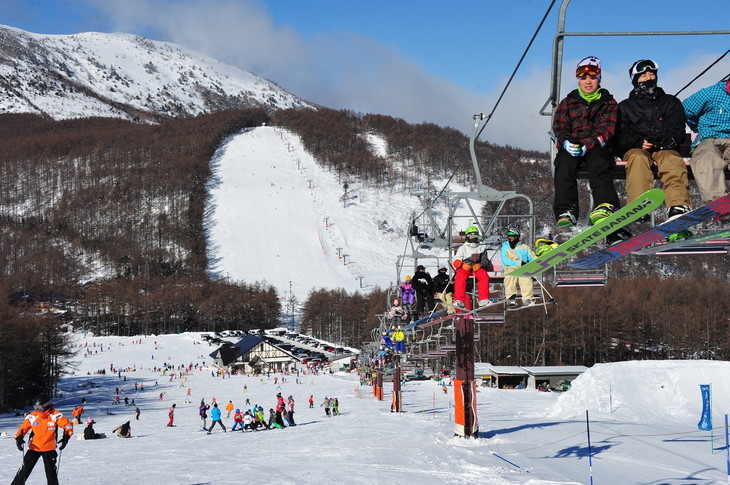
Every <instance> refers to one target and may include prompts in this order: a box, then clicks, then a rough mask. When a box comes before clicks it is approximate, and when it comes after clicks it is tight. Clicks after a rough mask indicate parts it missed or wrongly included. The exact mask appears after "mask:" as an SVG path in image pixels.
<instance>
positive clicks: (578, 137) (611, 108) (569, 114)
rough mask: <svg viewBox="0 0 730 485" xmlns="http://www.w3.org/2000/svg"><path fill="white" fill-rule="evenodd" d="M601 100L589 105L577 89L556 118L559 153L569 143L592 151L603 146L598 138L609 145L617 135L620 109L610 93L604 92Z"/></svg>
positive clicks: (563, 103) (561, 104) (560, 107)
mask: <svg viewBox="0 0 730 485" xmlns="http://www.w3.org/2000/svg"><path fill="white" fill-rule="evenodd" d="M600 90H601V97H600V99H598V100H596V101H594V102H592V103H590V104H589V103H588V102H587V101H586V100H585V99H583V98H582V97H581V95H580V93H579V92H578V90H577V89H574V90H573V91H571V92H570V93H568V95H567V96H566V97H565V98H564V99H563V100H562V101H561V102H560V104H558V107H557V108H556V110H555V115H554V116H553V133H554V134H555V136H556V143H557V146H558V150H562V149H563V143H564V142H565V140H568V139H570V140H572V141H574V142H578V143H581V144H583V145H585V147H586V148H587V149H588V150H590V149H591V148H594V147H596V146H597V145H600V143H599V141H598V139H597V138H598V136H600V137H601V138H603V141H604V143H608V142H609V141H611V139H612V138H613V135H614V133H615V132H616V118H617V113H618V105H617V104H616V100H615V99H613V96H612V95H611V93H609V92H608V90H606V89H603V88H600Z"/></svg>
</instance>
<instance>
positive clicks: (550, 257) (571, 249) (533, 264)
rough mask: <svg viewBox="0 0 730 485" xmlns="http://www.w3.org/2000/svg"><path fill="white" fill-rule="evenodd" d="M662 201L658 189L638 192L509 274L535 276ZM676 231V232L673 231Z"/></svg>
mask: <svg viewBox="0 0 730 485" xmlns="http://www.w3.org/2000/svg"><path fill="white" fill-rule="evenodd" d="M662 202H664V192H663V191H662V190H660V189H651V190H649V191H647V192H644V193H643V194H641V196H639V197H637V198H636V200H634V201H633V202H631V203H630V204H626V205H625V206H624V207H622V208H621V209H619V210H618V211H616V212H615V213H614V214H612V215H611V216H609V217H606V218H605V219H602V220H601V221H599V222H598V223H597V224H595V225H593V226H591V227H589V228H588V229H585V230H584V231H581V232H580V233H579V234H577V235H576V236H573V237H572V238H570V239H568V240H567V241H566V242H564V243H563V244H561V245H560V246H558V247H557V248H555V249H553V250H551V251H549V252H548V253H546V254H544V255H542V256H540V257H539V258H535V259H533V260H532V261H530V262H529V263H527V264H525V265H523V266H520V267H519V268H517V269H516V270H514V271H512V272H511V273H510V274H509V276H536V275H539V274H541V273H544V272H545V271H547V270H549V269H550V268H552V267H554V266H557V265H558V264H560V263H563V262H565V261H567V260H568V259H569V258H570V257H571V256H573V255H575V254H576V253H578V252H580V251H582V250H583V249H585V248H587V247H588V246H590V245H592V244H595V243H597V242H598V241H600V240H601V239H603V238H604V237H606V236H607V235H609V234H611V233H612V232H614V231H616V230H617V229H620V228H622V227H624V226H626V225H627V224H630V223H632V222H634V221H636V220H637V219H639V218H640V217H642V216H644V215H646V214H648V213H650V212H651V211H653V210H654V209H656V208H657V207H659V206H660V205H661V204H662ZM675 232H676V231H675Z"/></svg>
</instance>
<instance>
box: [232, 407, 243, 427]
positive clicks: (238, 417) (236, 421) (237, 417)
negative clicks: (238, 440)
mask: <svg viewBox="0 0 730 485" xmlns="http://www.w3.org/2000/svg"><path fill="white" fill-rule="evenodd" d="M237 429H240V430H241V431H243V414H241V410H240V409H236V413H235V414H234V415H233V426H231V431H236V430H237Z"/></svg>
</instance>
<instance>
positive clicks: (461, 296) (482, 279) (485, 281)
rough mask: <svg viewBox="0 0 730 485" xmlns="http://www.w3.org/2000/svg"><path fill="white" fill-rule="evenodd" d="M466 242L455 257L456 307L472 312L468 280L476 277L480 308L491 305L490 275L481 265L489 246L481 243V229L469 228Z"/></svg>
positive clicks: (466, 232)
mask: <svg viewBox="0 0 730 485" xmlns="http://www.w3.org/2000/svg"><path fill="white" fill-rule="evenodd" d="M464 234H465V236H466V242H465V243H464V244H462V245H461V246H459V249H457V250H456V254H455V255H454V263H453V266H454V269H456V276H454V306H455V307H457V308H467V309H469V310H471V307H472V305H471V298H467V297H466V280H467V279H468V278H469V276H472V275H473V276H474V277H475V278H476V280H477V295H478V297H479V306H484V305H486V304H488V303H489V274H488V273H487V270H486V269H484V268H483V267H482V265H481V260H482V256H484V255H485V253H486V251H487V246H486V245H484V244H481V243H480V242H479V228H477V227H476V226H469V227H467V228H466V230H465V231H464Z"/></svg>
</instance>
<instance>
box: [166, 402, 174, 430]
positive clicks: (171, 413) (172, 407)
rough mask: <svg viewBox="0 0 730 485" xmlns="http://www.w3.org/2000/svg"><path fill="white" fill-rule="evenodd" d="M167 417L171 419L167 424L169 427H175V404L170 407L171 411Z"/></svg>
mask: <svg viewBox="0 0 730 485" xmlns="http://www.w3.org/2000/svg"><path fill="white" fill-rule="evenodd" d="M167 416H168V417H169V418H170V420H169V421H168V422H167V425H168V426H170V427H172V426H175V425H174V424H172V423H173V421H175V403H173V404H172V406H170V410H169V411H168V412H167Z"/></svg>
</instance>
